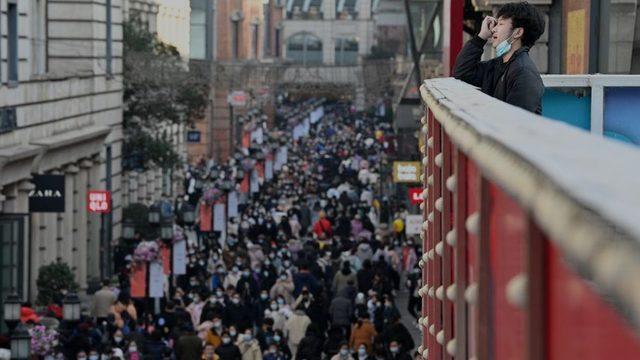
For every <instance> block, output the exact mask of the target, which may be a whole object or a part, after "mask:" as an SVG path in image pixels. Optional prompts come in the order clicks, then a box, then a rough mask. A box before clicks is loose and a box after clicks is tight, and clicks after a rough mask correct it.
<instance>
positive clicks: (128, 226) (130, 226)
mask: <svg viewBox="0 0 640 360" xmlns="http://www.w3.org/2000/svg"><path fill="white" fill-rule="evenodd" d="M135 235H136V227H135V224H134V223H133V221H131V220H130V219H124V221H123V222H122V238H123V239H125V240H133V238H134V237H135Z"/></svg>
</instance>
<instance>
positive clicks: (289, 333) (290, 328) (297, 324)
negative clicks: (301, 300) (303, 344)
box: [284, 309, 311, 357]
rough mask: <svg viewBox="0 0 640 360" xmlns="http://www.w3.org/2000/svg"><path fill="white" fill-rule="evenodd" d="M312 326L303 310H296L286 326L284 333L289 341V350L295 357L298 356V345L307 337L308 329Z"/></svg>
mask: <svg viewBox="0 0 640 360" xmlns="http://www.w3.org/2000/svg"><path fill="white" fill-rule="evenodd" d="M310 324H311V319H309V317H308V316H307V315H306V314H305V313H304V311H303V310H302V309H296V310H295V311H294V312H293V313H291V315H290V316H289V319H287V322H286V323H285V324H284V333H285V336H286V338H287V339H289V348H290V349H291V353H292V354H293V356H294V357H295V356H296V351H297V350H298V345H299V344H300V341H301V340H302V338H303V337H304V336H305V333H306V331H307V327H309V325H310Z"/></svg>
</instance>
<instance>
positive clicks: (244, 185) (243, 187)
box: [240, 173, 249, 193]
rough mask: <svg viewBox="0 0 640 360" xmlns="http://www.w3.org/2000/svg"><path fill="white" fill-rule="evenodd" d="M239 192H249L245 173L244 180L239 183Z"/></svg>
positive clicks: (247, 176) (247, 175)
mask: <svg viewBox="0 0 640 360" xmlns="http://www.w3.org/2000/svg"><path fill="white" fill-rule="evenodd" d="M240 192H243V193H248V192H249V174H246V173H245V175H244V179H242V182H241V183H240Z"/></svg>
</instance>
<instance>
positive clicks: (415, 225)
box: [405, 215, 424, 235]
mask: <svg viewBox="0 0 640 360" xmlns="http://www.w3.org/2000/svg"><path fill="white" fill-rule="evenodd" d="M423 221H424V220H423V219H422V215H407V218H406V220H405V224H406V225H405V233H406V234H407V235H418V234H420V232H421V231H422V223H423Z"/></svg>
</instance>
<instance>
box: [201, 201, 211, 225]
mask: <svg viewBox="0 0 640 360" xmlns="http://www.w3.org/2000/svg"><path fill="white" fill-rule="evenodd" d="M200 231H203V232H209V231H211V206H210V205H207V203H205V202H202V203H200Z"/></svg>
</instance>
